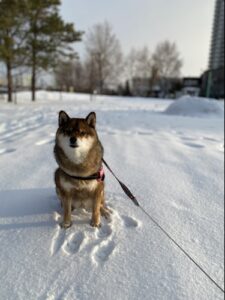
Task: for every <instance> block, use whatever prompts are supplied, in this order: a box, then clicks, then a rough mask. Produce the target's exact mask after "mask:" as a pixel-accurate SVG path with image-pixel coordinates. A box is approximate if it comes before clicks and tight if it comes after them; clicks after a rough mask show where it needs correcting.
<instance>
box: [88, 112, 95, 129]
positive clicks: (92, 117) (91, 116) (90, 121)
mask: <svg viewBox="0 0 225 300" xmlns="http://www.w3.org/2000/svg"><path fill="white" fill-rule="evenodd" d="M86 121H87V123H88V125H89V126H90V127H92V128H94V129H95V126H96V113H95V112H91V113H90V114H89V115H88V116H87V118H86Z"/></svg>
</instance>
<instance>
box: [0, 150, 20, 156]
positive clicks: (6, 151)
mask: <svg viewBox="0 0 225 300" xmlns="http://www.w3.org/2000/svg"><path fill="white" fill-rule="evenodd" d="M15 151H16V149H14V148H11V149H0V155H2V154H7V153H12V152H15Z"/></svg>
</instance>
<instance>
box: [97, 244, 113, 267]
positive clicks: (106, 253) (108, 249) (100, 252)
mask: <svg viewBox="0 0 225 300" xmlns="http://www.w3.org/2000/svg"><path fill="white" fill-rule="evenodd" d="M115 247H116V245H115V242H114V241H109V242H108V241H105V242H102V243H101V244H99V245H96V246H95V248H94V250H93V252H92V260H93V262H94V263H103V262H106V261H107V260H108V259H109V257H110V255H111V254H112V253H113V252H114V250H115Z"/></svg>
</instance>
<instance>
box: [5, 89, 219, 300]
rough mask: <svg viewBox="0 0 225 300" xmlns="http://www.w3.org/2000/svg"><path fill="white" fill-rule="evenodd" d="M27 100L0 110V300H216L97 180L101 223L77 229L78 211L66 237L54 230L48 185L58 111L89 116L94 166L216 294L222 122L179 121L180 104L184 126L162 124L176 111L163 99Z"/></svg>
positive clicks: (57, 215)
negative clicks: (103, 204)
mask: <svg viewBox="0 0 225 300" xmlns="http://www.w3.org/2000/svg"><path fill="white" fill-rule="evenodd" d="M29 98H30V95H29V94H28V93H21V94H19V95H18V97H17V101H18V104H17V105H9V104H7V103H4V102H1V103H0V170H1V171H0V205H1V207H0V245H1V250H0V266H1V268H0V278H1V280H0V299H7V300H15V299H22V300H23V299H24V300H27V299H40V300H44V299H48V300H56V299H58V300H61V299H63V300H64V299H65V300H89V299H98V300H103V299H104V300H105V299H107V300H108V299H110V300H111V299H112V300H114V299H116V300H118V299H119V300H126V299H127V300H128V299H129V300H136V299H141V300H143V299H146V300H147V299H148V300H149V299H153V300H158V299H189V300H195V299H196V300H197V299H198V300H199V299H200V300H201V299H202V300H203V299H204V300H205V299H209V300H211V299H223V293H222V292H221V291H220V290H219V289H218V288H217V287H215V286H214V285H213V284H212V283H211V282H210V281H209V280H208V278H207V277H206V276H205V275H204V274H203V273H202V272H200V271H199V269H197V267H196V266H195V265H194V264H193V263H192V262H191V261H190V260H189V259H188V258H187V257H186V256H184V254H183V253H182V252H181V251H180V250H179V249H178V248H176V247H175V246H174V245H173V244H172V243H171V241H170V240H168V238H167V237H166V236H165V235H164V234H163V233H162V232H161V231H160V230H159V229H158V228H157V227H156V226H155V225H154V224H153V223H152V222H151V221H150V220H149V219H148V218H147V217H146V216H145V215H144V214H143V212H142V211H141V210H139V209H138V208H137V207H135V206H134V205H133V203H132V202H131V201H130V200H129V199H128V198H127V197H126V196H125V195H124V194H123V192H122V190H121V188H120V187H119V185H118V184H117V183H116V181H115V180H114V179H113V178H112V176H111V175H110V173H109V172H107V171H106V173H107V174H106V175H107V177H106V197H107V203H108V205H109V206H110V208H111V209H112V211H113V214H112V217H111V220H110V221H105V220H103V222H102V228H101V229H100V230H98V229H93V228H91V227H90V226H89V225H88V223H89V220H90V214H88V213H86V212H85V211H79V212H76V213H75V214H74V215H73V226H72V227H71V228H70V229H68V230H67V231H64V230H62V229H60V227H59V225H58V224H59V222H60V220H61V213H62V211H61V208H60V205H59V201H58V199H57V198H56V195H55V191H54V183H53V172H54V170H55V168H56V163H55V161H54V157H53V145H54V135H55V131H56V128H57V119H58V111H60V110H62V109H64V110H66V111H67V112H68V113H69V114H70V115H71V116H74V117H75V116H78V117H85V116H86V115H87V114H88V113H89V112H90V111H96V113H97V118H98V119H97V124H98V133H99V137H100V139H101V140H102V143H103V145H104V148H105V159H106V161H107V162H108V163H109V165H110V166H111V167H112V169H113V170H114V171H115V173H116V174H117V175H118V177H119V178H120V179H121V180H122V181H123V182H125V183H126V184H127V185H128V186H129V187H130V189H131V190H132V192H133V193H134V194H135V195H136V196H137V199H138V201H139V202H140V204H141V205H142V206H143V207H144V208H145V209H146V210H147V211H148V212H149V213H150V214H151V215H152V216H153V217H154V218H155V220H157V222H159V223H160V224H161V225H162V226H163V227H164V228H165V229H166V230H167V231H168V233H169V234H170V235H171V236H172V237H173V238H175V240H176V241H177V242H178V243H179V244H180V245H181V246H182V247H183V248H184V249H185V250H186V251H187V252H188V253H189V254H190V255H191V256H192V257H193V258H194V259H195V260H196V261H197V262H199V263H200V265H201V266H202V267H203V268H204V269H205V270H206V271H207V273H209V275H210V276H211V277H213V278H214V279H215V280H216V281H217V282H218V284H220V286H223V284H224V263H223V253H224V247H223V245H224V243H223V241H224V240H223V239H224V238H223V232H224V229H223V228H224V209H223V207H224V200H223V198H224V183H223V182H224V167H223V166H224V129H223V128H224V118H223V117H222V115H221V114H220V113H218V114H217V113H214V114H210V115H209V114H208V113H207V114H205V115H204V117H203V115H202V114H200V115H199V111H198V113H197V114H194V117H192V116H193V114H192V113H191V116H190V110H189V107H190V106H192V105H193V102H194V101H195V100H196V99H192V98H190V99H189V101H190V102H189V105H188V104H187V103H185V105H184V107H183V108H185V109H186V113H185V115H186V116H185V117H183V116H182V115H179V116H176V115H168V114H166V113H165V110H166V109H167V108H168V107H169V106H170V105H171V103H174V105H175V104H178V102H173V101H171V100H158V99H138V98H121V97H117V98H116V97H115V98H114V97H104V96H102V97H99V96H97V97H95V99H94V100H93V101H90V99H89V96H87V95H78V94H62V95H61V96H60V94H59V93H47V92H43V91H41V92H39V93H38V101H37V102H36V103H31V102H30V99H29ZM180 101H182V100H180ZM202 101H206V103H208V101H209V100H202ZM185 102H187V101H185ZM212 103H214V102H212ZM212 103H210V106H211V104H212ZM172 105H173V104H172ZM213 105H214V104H213ZM218 105H219V106H220V107H222V106H223V104H218ZM199 106H201V105H199ZM216 106H217V105H216ZM191 110H192V108H191ZM201 111H202V110H201ZM210 111H211V110H210ZM192 112H193V110H192ZM207 112H208V110H207ZM209 116H210V117H209Z"/></svg>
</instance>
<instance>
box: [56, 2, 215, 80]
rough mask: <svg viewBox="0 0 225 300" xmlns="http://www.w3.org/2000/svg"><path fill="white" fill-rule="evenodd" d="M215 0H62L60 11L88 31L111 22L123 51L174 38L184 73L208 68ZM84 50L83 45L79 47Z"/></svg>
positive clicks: (189, 74) (66, 17) (188, 74)
mask: <svg viewBox="0 0 225 300" xmlns="http://www.w3.org/2000/svg"><path fill="white" fill-rule="evenodd" d="M214 4H215V0H62V9H61V13H62V16H63V18H64V19H65V20H66V21H69V22H74V23H75V25H76V28H77V29H79V30H84V31H87V30H88V29H89V28H91V27H92V25H93V24H95V23H99V22H103V21H105V20H107V21H109V23H111V24H112V26H113V29H114V32H115V33H116V35H117V37H118V38H119V40H120V42H121V45H122V48H123V51H124V53H128V52H129V49H130V48H132V47H136V48H138V47H142V46H145V45H146V46H148V47H149V48H150V49H151V50H152V51H153V50H154V48H155V46H156V44H157V43H158V42H160V41H163V40H165V39H169V40H171V41H175V42H176V43H177V46H178V48H179V51H180V53H181V55H182V57H183V60H184V66H183V70H182V73H183V75H184V76H199V75H200V73H201V72H202V71H203V70H205V69H206V68H207V65H208V58H209V47H210V40H211V32H212V23H213V15H214ZM76 48H77V50H78V51H79V52H80V53H81V55H82V52H83V46H82V45H79V46H76Z"/></svg>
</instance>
